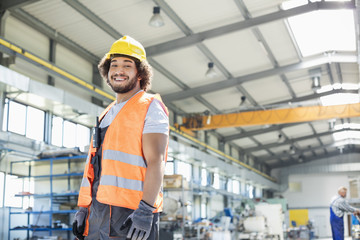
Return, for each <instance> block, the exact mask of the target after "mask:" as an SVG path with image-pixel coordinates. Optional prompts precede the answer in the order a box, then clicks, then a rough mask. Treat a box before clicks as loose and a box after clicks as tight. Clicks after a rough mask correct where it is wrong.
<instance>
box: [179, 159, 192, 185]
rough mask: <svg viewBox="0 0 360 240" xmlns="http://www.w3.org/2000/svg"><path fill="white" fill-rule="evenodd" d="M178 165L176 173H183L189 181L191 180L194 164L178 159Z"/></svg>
mask: <svg viewBox="0 0 360 240" xmlns="http://www.w3.org/2000/svg"><path fill="white" fill-rule="evenodd" d="M176 164H177V167H176V173H177V174H180V175H183V177H184V178H185V179H186V180H187V181H191V177H192V166H191V164H189V163H186V162H182V161H176Z"/></svg>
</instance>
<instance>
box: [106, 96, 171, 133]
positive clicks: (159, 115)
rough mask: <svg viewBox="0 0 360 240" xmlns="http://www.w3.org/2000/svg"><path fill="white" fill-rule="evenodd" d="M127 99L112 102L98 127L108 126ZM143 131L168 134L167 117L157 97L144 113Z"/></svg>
mask: <svg viewBox="0 0 360 240" xmlns="http://www.w3.org/2000/svg"><path fill="white" fill-rule="evenodd" d="M139 92H142V91H139ZM139 92H137V93H136V94H138V93H139ZM136 94H135V95H136ZM135 95H134V96H135ZM134 96H132V97H134ZM130 99H131V98H130ZM127 101H129V100H127ZM127 101H125V102H122V103H116V104H114V106H112V107H111V108H110V110H109V111H108V112H107V114H106V115H105V116H104V118H103V119H102V120H101V122H100V128H105V127H107V126H109V125H110V123H112V121H113V120H114V118H115V117H116V115H117V114H118V113H119V111H120V110H121V108H123V106H124V105H125V104H126V103H127ZM144 133H163V134H166V135H169V117H168V116H167V115H166V113H165V111H164V109H163V108H162V106H161V104H160V102H159V100H157V99H154V100H153V101H152V102H151V103H150V106H149V109H148V112H147V113H146V117H145V124H144V130H143V134H144Z"/></svg>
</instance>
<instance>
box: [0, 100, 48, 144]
mask: <svg viewBox="0 0 360 240" xmlns="http://www.w3.org/2000/svg"><path fill="white" fill-rule="evenodd" d="M44 119H45V112H44V111H42V110H39V109H36V108H33V107H31V106H26V105H24V104H21V103H17V102H14V101H11V100H9V99H6V100H5V107H4V118H3V131H9V132H14V133H17V134H20V135H24V136H26V137H27V138H31V139H34V140H38V141H43V140H44V122H45V120H44Z"/></svg>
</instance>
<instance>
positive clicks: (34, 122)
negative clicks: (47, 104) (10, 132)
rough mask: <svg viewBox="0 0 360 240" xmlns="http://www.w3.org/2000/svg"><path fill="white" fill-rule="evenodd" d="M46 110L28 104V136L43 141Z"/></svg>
mask: <svg viewBox="0 0 360 240" xmlns="http://www.w3.org/2000/svg"><path fill="white" fill-rule="evenodd" d="M44 127H45V112H44V111H41V110H39V109H36V108H33V107H30V106H28V107H27V114H26V137H28V138H31V139H34V140H38V141H43V140H44Z"/></svg>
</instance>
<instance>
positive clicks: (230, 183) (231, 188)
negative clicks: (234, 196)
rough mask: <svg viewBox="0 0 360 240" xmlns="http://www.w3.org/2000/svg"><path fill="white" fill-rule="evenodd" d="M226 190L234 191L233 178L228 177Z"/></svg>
mask: <svg viewBox="0 0 360 240" xmlns="http://www.w3.org/2000/svg"><path fill="white" fill-rule="evenodd" d="M226 190H227V191H228V192H233V180H232V179H228V181H227V184H226Z"/></svg>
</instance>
